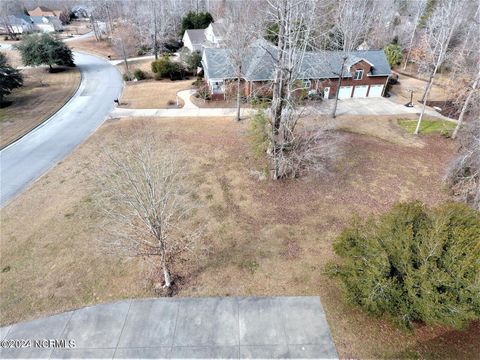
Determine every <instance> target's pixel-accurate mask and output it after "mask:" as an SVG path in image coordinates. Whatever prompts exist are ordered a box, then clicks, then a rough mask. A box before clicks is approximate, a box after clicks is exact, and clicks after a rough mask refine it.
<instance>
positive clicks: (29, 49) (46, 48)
mask: <svg viewBox="0 0 480 360" xmlns="http://www.w3.org/2000/svg"><path fill="white" fill-rule="evenodd" d="M16 47H17V49H18V50H19V51H20V54H21V56H22V61H23V63H24V65H25V66H39V65H48V66H49V71H50V72H51V71H52V66H53V65H61V66H75V64H74V63H73V54H72V50H70V48H69V47H68V46H67V45H65V43H64V42H63V41H60V40H57V39H55V38H54V37H52V36H51V35H49V34H41V35H29V36H25V37H24V38H23V39H22V41H21V42H20V44H18V45H17V46H16Z"/></svg>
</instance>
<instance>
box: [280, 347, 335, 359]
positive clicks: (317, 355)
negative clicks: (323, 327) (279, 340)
mask: <svg viewBox="0 0 480 360" xmlns="http://www.w3.org/2000/svg"><path fill="white" fill-rule="evenodd" d="M288 348H289V353H288V357H289V358H290V359H295V358H297V359H298V358H300V359H338V355H337V351H336V350H335V349H334V348H331V347H329V348H325V347H324V346H322V345H288Z"/></svg>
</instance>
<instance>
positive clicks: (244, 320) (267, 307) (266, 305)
mask: <svg viewBox="0 0 480 360" xmlns="http://www.w3.org/2000/svg"><path fill="white" fill-rule="evenodd" d="M282 311H283V308H282V306H281V302H280V300H279V298H245V299H240V300H239V322H240V324H239V326H240V344H241V345H285V344H287V339H286V336H285V329H284V327H283V320H282V318H283V316H282Z"/></svg>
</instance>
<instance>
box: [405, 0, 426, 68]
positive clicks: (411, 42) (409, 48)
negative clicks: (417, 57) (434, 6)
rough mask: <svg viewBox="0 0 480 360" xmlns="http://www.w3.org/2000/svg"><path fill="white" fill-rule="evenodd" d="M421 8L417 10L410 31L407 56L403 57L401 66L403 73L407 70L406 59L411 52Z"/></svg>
mask: <svg viewBox="0 0 480 360" xmlns="http://www.w3.org/2000/svg"><path fill="white" fill-rule="evenodd" d="M422 10H423V7H421V6H420V7H419V8H418V13H417V16H416V17H415V26H414V28H413V31H412V37H411V38H410V45H409V46H408V52H407V56H406V57H405V63H404V64H403V71H405V69H406V68H407V65H408V59H409V58H410V52H411V51H412V46H413V40H414V39H415V32H416V31H417V26H418V20H419V19H420V15H421V13H422Z"/></svg>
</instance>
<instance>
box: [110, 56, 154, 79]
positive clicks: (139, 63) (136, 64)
mask: <svg viewBox="0 0 480 360" xmlns="http://www.w3.org/2000/svg"><path fill="white" fill-rule="evenodd" d="M152 61H154V59H145V60H135V61H129V62H128V68H129V69H130V72H131V73H132V74H133V72H134V71H135V70H136V69H140V70H142V71H143V72H144V73H145V75H147V78H152V79H153V75H154V74H153V72H152V66H151V64H152ZM117 68H118V70H119V71H120V73H121V74H125V73H126V70H125V64H124V63H123V62H121V63H120V64H118V65H117Z"/></svg>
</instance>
